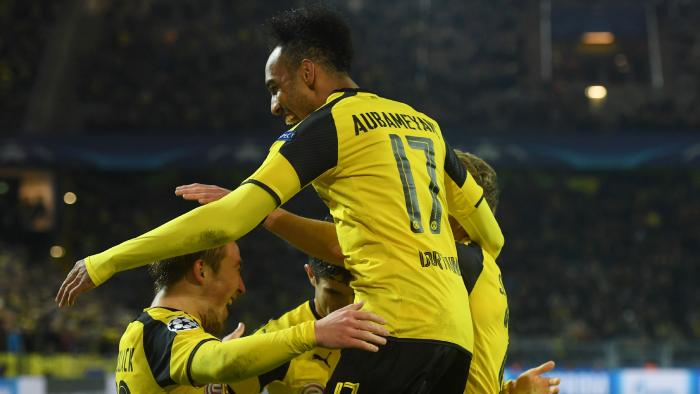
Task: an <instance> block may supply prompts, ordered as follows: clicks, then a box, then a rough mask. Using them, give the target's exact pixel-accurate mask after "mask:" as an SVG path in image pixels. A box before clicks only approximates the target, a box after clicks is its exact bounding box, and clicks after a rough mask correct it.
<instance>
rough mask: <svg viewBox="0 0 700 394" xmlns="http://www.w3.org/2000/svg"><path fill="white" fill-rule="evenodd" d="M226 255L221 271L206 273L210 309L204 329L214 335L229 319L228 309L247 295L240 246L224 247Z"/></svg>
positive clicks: (204, 322) (228, 245)
mask: <svg viewBox="0 0 700 394" xmlns="http://www.w3.org/2000/svg"><path fill="white" fill-rule="evenodd" d="M224 249H225V255H224V258H223V259H222V260H221V263H219V271H218V272H214V271H213V270H211V268H210V267H208V266H206V267H207V268H208V271H206V272H207V273H208V274H209V275H210V277H209V278H208V279H207V281H208V283H207V284H206V288H207V292H206V296H207V298H208V299H209V301H210V302H209V305H210V308H209V310H208V311H207V313H206V316H205V318H204V319H203V324H204V326H205V327H204V329H205V330H206V331H207V332H210V333H212V334H218V333H220V332H221V331H222V330H223V328H224V323H225V322H226V319H227V318H228V307H229V306H230V305H231V304H232V303H233V301H235V299H236V298H238V297H239V296H241V295H242V294H244V293H245V284H244V283H243V278H242V277H241V253H240V250H239V249H238V245H237V244H236V243H235V242H231V243H229V244H226V245H225V246H224Z"/></svg>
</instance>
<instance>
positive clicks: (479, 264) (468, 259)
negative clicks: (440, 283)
mask: <svg viewBox="0 0 700 394" xmlns="http://www.w3.org/2000/svg"><path fill="white" fill-rule="evenodd" d="M457 260H458V262H459V269H460V271H461V272H462V279H463V280H464V285H465V286H466V288H467V291H468V292H469V293H471V292H472V290H473V289H474V285H476V281H477V280H478V279H479V276H480V275H481V272H482V271H483V270H484V251H483V249H481V246H479V245H477V244H476V243H474V242H471V243H469V244H468V245H463V244H459V243H458V244H457Z"/></svg>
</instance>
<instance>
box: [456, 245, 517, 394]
mask: <svg viewBox="0 0 700 394" xmlns="http://www.w3.org/2000/svg"><path fill="white" fill-rule="evenodd" d="M457 255H458V256H459V266H460V267H461V270H462V275H463V276H464V283H465V286H466V287H467V290H468V291H469V308H470V309H471V314H472V320H473V321H474V354H473V357H472V364H471V368H470V370H469V378H468V380H467V386H466V389H465V391H464V392H465V393H468V394H472V393H474V394H482V393H498V392H499V391H500V390H501V385H502V382H503V371H504V367H505V362H506V355H507V352H508V319H509V312H508V296H507V294H506V291H505V287H504V286H503V280H502V277H501V270H500V268H498V265H497V264H496V261H495V260H494V259H493V257H491V256H490V255H489V254H488V253H486V252H484V251H483V250H482V249H481V247H479V245H477V244H475V243H470V244H468V245H460V244H458V245H457Z"/></svg>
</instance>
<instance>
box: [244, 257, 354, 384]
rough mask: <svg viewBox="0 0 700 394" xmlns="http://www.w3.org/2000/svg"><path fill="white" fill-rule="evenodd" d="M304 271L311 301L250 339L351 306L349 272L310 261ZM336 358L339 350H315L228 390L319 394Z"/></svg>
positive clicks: (352, 294)
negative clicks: (311, 294)
mask: <svg viewBox="0 0 700 394" xmlns="http://www.w3.org/2000/svg"><path fill="white" fill-rule="evenodd" d="M304 270H305V271H306V275H307V277H308V278H309V282H310V283H311V286H313V287H314V297H313V298H312V299H311V300H309V301H307V302H304V303H303V304H301V305H299V306H298V307H296V308H295V309H293V310H291V311H289V312H287V313H285V314H284V315H282V316H281V317H280V318H278V319H275V320H270V321H269V322H268V323H267V324H265V325H264V326H263V327H262V328H260V329H259V330H258V331H256V332H255V334H254V335H257V334H261V333H266V332H274V331H279V330H283V329H286V328H289V327H292V326H295V325H297V324H301V323H303V322H307V321H314V320H318V319H322V318H323V317H325V316H327V315H328V314H330V313H332V312H333V311H336V310H338V309H341V308H343V307H345V306H346V305H348V304H351V303H352V301H353V298H354V293H353V291H352V288H351V287H350V285H349V282H350V279H351V274H350V272H349V271H347V270H346V269H344V268H341V267H338V266H335V265H331V264H328V263H325V262H323V261H321V260H319V259H317V258H314V257H310V258H309V263H308V264H305V265H304ZM339 358H340V351H339V350H337V349H327V348H322V347H317V348H315V349H313V350H310V351H308V352H306V353H304V354H301V355H299V356H297V357H295V358H294V359H292V360H291V361H290V362H288V363H285V364H283V365H281V366H280V367H278V368H276V369H274V370H273V371H270V372H268V373H266V374H264V375H261V376H258V377H257V378H253V379H248V380H246V381H243V382H239V383H236V384H234V385H232V386H231V387H232V388H233V390H234V391H235V392H236V394H253V393H255V394H257V393H259V392H260V391H261V389H263V388H267V391H268V392H270V393H309V394H311V393H321V392H323V390H324V388H325V386H326V382H327V381H328V379H329V378H330V375H331V372H332V371H333V369H334V368H335V365H336V364H337V362H338V360H339Z"/></svg>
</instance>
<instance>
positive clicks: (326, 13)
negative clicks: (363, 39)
mask: <svg viewBox="0 0 700 394" xmlns="http://www.w3.org/2000/svg"><path fill="white" fill-rule="evenodd" d="M267 25H268V26H269V28H270V32H271V35H272V38H273V40H274V43H273V44H274V46H275V47H276V46H280V47H282V53H283V54H284V55H285V56H286V57H287V61H288V64H290V65H292V66H294V67H295V69H296V67H298V66H299V65H300V64H301V61H302V60H303V59H305V58H306V59H312V60H315V61H318V62H322V63H325V64H326V65H328V66H331V67H332V68H333V69H335V71H338V72H344V73H347V72H349V71H350V65H351V64H352V58H353V48H352V36H351V34H350V27H348V25H347V23H345V21H344V20H343V18H342V17H341V16H340V14H338V13H337V12H335V11H332V10H330V9H329V8H327V7H325V6H322V5H312V6H308V7H303V8H294V9H291V10H287V11H283V12H282V13H280V14H278V15H276V16H273V17H272V18H270V19H269V20H268V22H267Z"/></svg>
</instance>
